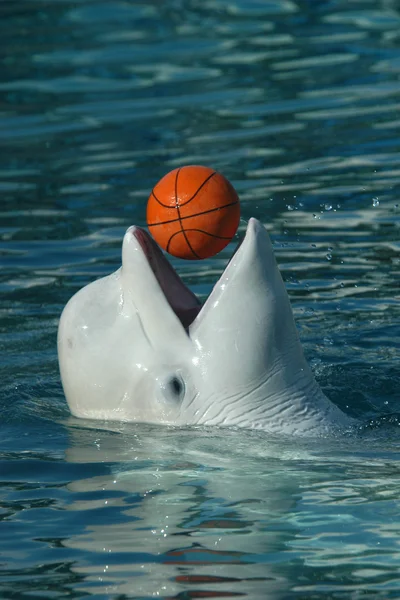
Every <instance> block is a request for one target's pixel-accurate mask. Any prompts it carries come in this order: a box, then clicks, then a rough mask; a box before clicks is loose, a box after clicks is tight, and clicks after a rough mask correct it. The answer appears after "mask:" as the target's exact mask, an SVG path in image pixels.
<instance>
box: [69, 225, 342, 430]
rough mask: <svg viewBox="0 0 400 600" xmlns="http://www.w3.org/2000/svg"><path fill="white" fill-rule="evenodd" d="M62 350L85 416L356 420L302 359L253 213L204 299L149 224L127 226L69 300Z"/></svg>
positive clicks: (298, 426) (72, 398) (299, 424)
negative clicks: (112, 259)
mask: <svg viewBox="0 0 400 600" xmlns="http://www.w3.org/2000/svg"><path fill="white" fill-rule="evenodd" d="M58 352H59V363H60V371H61V378H62V383H63V387H64V391H65V395H66V398H67V401H68V404H69V407H70V410H71V412H72V413H73V414H74V415H75V416H78V417H84V418H89V419H102V420H113V421H142V422H153V423H165V424H173V425H188V424H189V425H190V424H205V425H232V426H242V427H252V428H259V429H265V430H269V431H272V432H285V433H299V434H305V435H308V434H309V435H321V434H324V433H326V432H327V431H329V430H331V429H332V428H344V427H347V426H348V425H350V424H351V422H352V421H351V419H350V418H349V417H347V416H346V415H345V414H344V413H343V412H342V411H340V410H339V409H338V408H337V407H336V406H335V405H334V404H332V403H331V402H330V401H329V400H328V399H327V398H326V397H325V396H324V395H323V393H322V392H321V390H320V388H319V387H318V384H317V383H316V381H315V379H314V377H313V374H312V372H311V370H310V368H309V366H308V364H307V362H306V360H305V358H304V354H303V350H302V347H301V344H300V341H299V338H298V334H297V330H296V326H295V323H294V319H293V314H292V310H291V307H290V302H289V298H288V295H287V292H286V288H285V286H284V283H283V281H282V278H281V275H280V272H279V269H278V267H277V264H276V261H275V257H274V253H273V249H272V245H271V242H270V239H269V236H268V233H267V231H266V229H265V228H264V227H263V226H262V225H261V224H260V223H259V222H258V221H257V220H256V219H250V221H249V224H248V227H247V231H246V235H245V237H244V240H243V242H242V244H241V245H240V247H239V248H238V250H237V252H236V253H235V254H234V256H233V258H232V259H231V261H230V262H229V264H228V266H227V267H226V269H225V271H224V272H223V274H222V276H221V277H220V279H219V281H218V282H217V284H216V285H215V287H214V289H213V291H212V292H211V294H210V296H209V298H208V299H207V301H206V302H205V304H204V305H203V306H202V307H201V306H200V304H199V302H198V300H197V298H196V297H195V296H194V295H193V294H192V292H191V291H190V290H189V289H188V288H187V287H186V286H185V284H184V283H183V282H182V281H181V279H180V278H179V276H178V275H177V273H176V272H175V270H174V269H173V267H172V266H171V265H170V263H169V262H168V261H167V259H166V258H165V256H164V255H163V254H162V252H161V250H160V249H159V248H158V246H157V245H156V244H155V242H154V241H153V240H152V238H151V237H150V236H149V235H148V234H147V233H146V231H144V230H143V229H141V228H139V227H130V228H129V229H128V230H127V232H126V234H125V237H124V241H123V248H122V267H121V268H120V269H119V270H118V271H116V272H115V273H113V274H112V275H109V276H107V277H104V278H102V279H99V280H97V281H95V282H93V283H91V284H89V285H87V286H86V287H84V288H83V289H81V290H80V291H79V292H78V293H77V294H75V296H73V298H71V300H70V301H69V302H68V304H67V306H66V307H65V309H64V311H63V314H62V316H61V320H60V326H59V333H58Z"/></svg>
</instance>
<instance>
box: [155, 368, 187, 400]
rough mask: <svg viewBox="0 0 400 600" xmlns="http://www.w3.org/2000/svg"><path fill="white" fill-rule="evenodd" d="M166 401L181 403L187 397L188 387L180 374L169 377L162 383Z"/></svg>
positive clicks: (161, 386)
mask: <svg viewBox="0 0 400 600" xmlns="http://www.w3.org/2000/svg"><path fill="white" fill-rule="evenodd" d="M160 388H161V391H162V395H163V397H164V399H167V400H169V401H170V402H181V401H182V400H183V398H184V396H185V392H186V385H185V382H184V380H183V377H182V376H181V374H180V373H174V374H173V375H168V376H167V377H164V378H163V379H162V380H161V381H160Z"/></svg>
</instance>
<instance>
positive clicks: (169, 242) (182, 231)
mask: <svg viewBox="0 0 400 600" xmlns="http://www.w3.org/2000/svg"><path fill="white" fill-rule="evenodd" d="M180 233H183V236H184V238H185V240H186V243H187V245H188V248H189V250H190V251H191V253H192V254H193V256H194V257H195V258H198V259H199V260H201V256H199V255H198V254H197V253H196V252H195V251H194V250H193V248H192V246H191V245H190V244H189V240H188V239H187V237H186V235H185V230H184V229H181V231H175V233H173V234H172V235H171V237H170V238H169V240H168V244H167V247H166V248H165V249H166V251H167V252H169V247H170V244H171V242H172V239H173V238H174V237H175V236H176V235H179V234H180Z"/></svg>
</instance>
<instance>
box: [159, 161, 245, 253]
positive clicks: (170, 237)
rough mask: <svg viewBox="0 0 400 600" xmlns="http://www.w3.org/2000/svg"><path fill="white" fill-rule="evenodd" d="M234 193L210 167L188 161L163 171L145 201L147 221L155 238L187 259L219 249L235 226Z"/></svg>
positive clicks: (237, 213)
mask: <svg viewBox="0 0 400 600" xmlns="http://www.w3.org/2000/svg"><path fill="white" fill-rule="evenodd" d="M239 220H240V205H239V198H238V195H237V193H236V191H235V189H234V188H233V186H232V185H231V184H230V183H229V181H228V180H227V179H226V178H225V177H224V176H223V175H221V173H218V172H217V171H215V170H214V169H210V168H209V167H201V166H196V165H191V166H187V167H180V168H179V169H174V170H173V171H171V172H170V173H167V175H165V176H164V177H163V178H162V179H160V181H159V182H158V183H157V185H156V186H155V187H154V188H153V190H152V192H151V194H150V197H149V200H148V203H147V225H148V227H149V231H150V233H151V234H152V236H153V237H154V239H155V240H156V242H157V243H158V244H159V245H160V246H161V247H162V248H164V250H166V251H167V252H169V253H170V254H173V256H178V257H179V258H186V259H189V260H195V259H202V258H209V257H210V256H214V255H215V254H217V253H218V252H220V251H221V250H222V249H223V248H225V246H226V245H227V244H229V242H230V241H231V239H232V238H233V236H234V235H235V233H236V230H237V228H238V226H239Z"/></svg>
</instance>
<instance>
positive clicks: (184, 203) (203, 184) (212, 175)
mask: <svg viewBox="0 0 400 600" xmlns="http://www.w3.org/2000/svg"><path fill="white" fill-rule="evenodd" d="M216 174H217V171H214V173H211V175H209V176H208V177H206V179H205V180H204V181H203V183H202V184H201V186H199V187H198V188H197V190H196V191H195V193H194V194H193V196H192V197H191V198H189V200H186V201H185V202H181V204H180V205H181V206H186V205H187V204H189V202H191V201H192V200H193V199H194V198H196V196H197V194H198V193H199V191H200V190H201V189H202V188H203V187H204V186H205V185H206V183H207V181H210V179H211V177H214V175H216Z"/></svg>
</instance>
